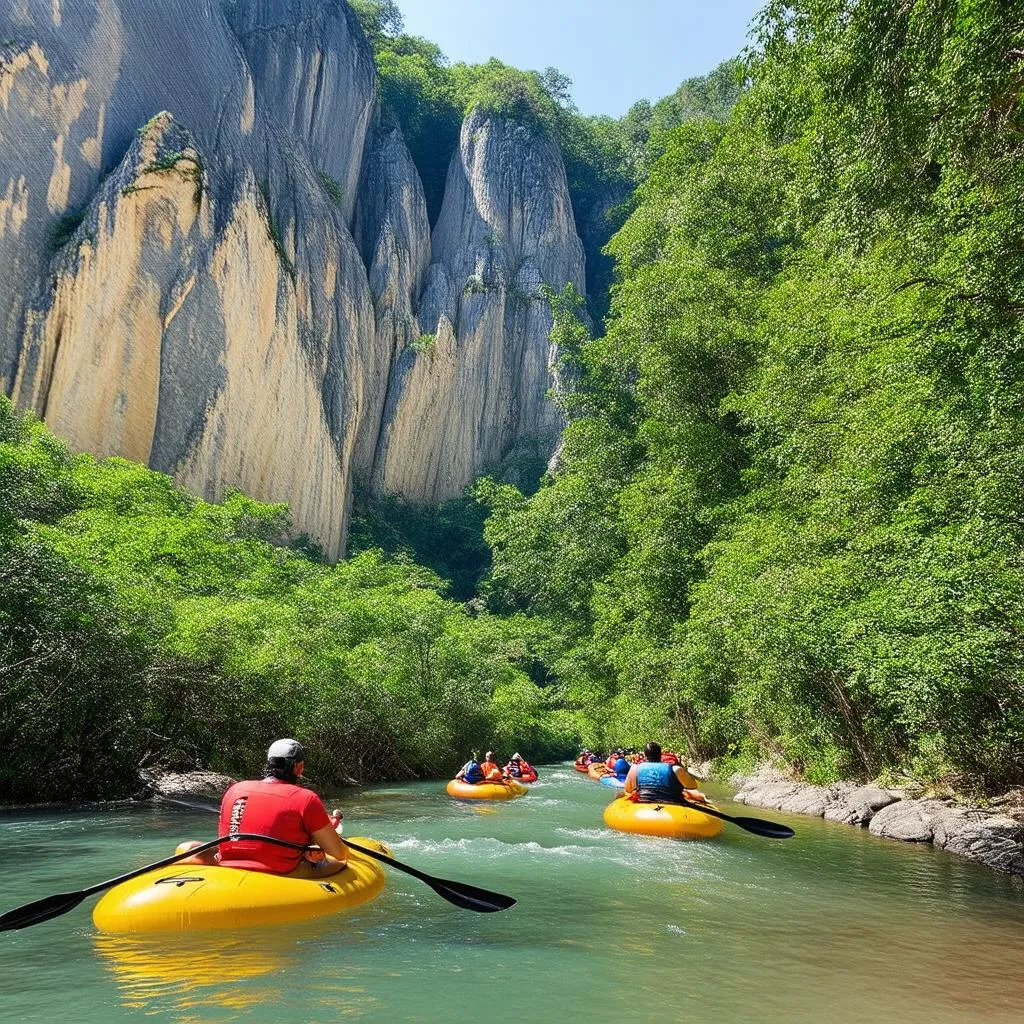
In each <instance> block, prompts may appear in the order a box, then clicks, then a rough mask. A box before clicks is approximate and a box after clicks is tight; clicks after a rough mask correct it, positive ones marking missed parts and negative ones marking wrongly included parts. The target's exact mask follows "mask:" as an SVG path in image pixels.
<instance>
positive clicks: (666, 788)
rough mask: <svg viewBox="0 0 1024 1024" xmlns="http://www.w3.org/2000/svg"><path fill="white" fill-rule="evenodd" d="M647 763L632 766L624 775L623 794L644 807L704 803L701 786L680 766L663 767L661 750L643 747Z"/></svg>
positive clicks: (655, 744) (656, 745)
mask: <svg viewBox="0 0 1024 1024" xmlns="http://www.w3.org/2000/svg"><path fill="white" fill-rule="evenodd" d="M644 755H645V756H646V758H647V760H646V761H645V762H643V763H642V764H634V765H632V766H631V767H630V768H629V770H628V772H627V774H626V785H625V787H624V789H625V793H626V795H627V796H629V795H630V794H631V793H636V796H635V797H634V798H633V799H635V800H637V801H638V802H639V803H643V804H678V803H681V802H683V801H684V800H688V801H690V802H696V803H703V802H704V794H703V793H702V792H701V791H700V790H699V789H698V788H697V787H698V786H699V785H700V782H699V781H698V780H697V779H696V778H694V776H692V775H691V774H690V773H689V772H688V771H687V770H686V769H685V768H684V767H683V766H682V765H678V764H664V763H663V762H662V760H661V746H660V745H659V744H657V743H654V742H651V743H648V744H647V746H646V747H644Z"/></svg>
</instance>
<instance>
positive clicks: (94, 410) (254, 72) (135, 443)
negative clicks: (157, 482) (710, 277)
mask: <svg viewBox="0 0 1024 1024" xmlns="http://www.w3.org/2000/svg"><path fill="white" fill-rule="evenodd" d="M225 12H226V13H225ZM0 39H3V40H4V42H3V43H0V274H2V275H3V280H4V282H5V287H4V289H2V290H0V386H2V387H3V389H4V391H5V392H7V393H8V394H10V395H12V397H13V398H14V399H15V401H16V402H17V404H18V405H20V406H21V407H23V408H30V409H33V410H34V411H35V412H37V413H38V414H39V415H40V416H42V417H43V418H44V419H45V420H46V421H47V422H48V423H49V424H50V425H51V427H52V428H53V429H54V430H55V431H56V432H57V433H58V434H59V435H61V436H63V437H65V438H66V439H67V440H68V441H69V443H70V444H71V445H72V446H73V447H74V448H77V449H82V450H89V451H93V452H96V453H97V454H100V455H107V454H117V455H123V456H126V457H128V458H132V459H136V460H138V461H142V462H146V463H148V464H149V465H150V466H152V467H153V468H155V469H158V470H161V471H163V472H167V473H170V474H172V475H174V476H175V478H176V479H177V480H178V481H179V482H181V483H182V484H183V485H185V486H187V487H188V488H189V489H191V490H194V491H196V492H198V493H200V494H202V495H204V496H205V497H207V498H210V499H216V498H218V497H220V496H221V495H222V494H223V492H224V490H225V489H226V488H228V487H238V488H241V489H242V490H244V491H247V492H248V493H250V494H252V495H253V496H255V497H257V498H260V499H262V500H269V501H283V502H287V503H288V504H289V505H290V506H291V508H292V513H293V517H294V520H295V524H296V528H297V529H298V530H301V531H305V532H308V533H310V534H311V535H312V536H313V537H315V538H316V539H318V540H319V541H320V542H321V543H322V544H323V545H324V546H325V548H326V550H327V552H328V553H329V554H330V555H331V556H337V555H339V554H340V553H341V552H342V550H343V547H344V539H345V534H346V516H347V509H348V507H349V504H350V501H351V494H352V488H353V482H354V480H355V478H356V477H361V478H364V479H366V480H368V481H372V482H373V485H374V487H375V488H376V489H377V490H378V491H389V492H400V493H402V494H404V495H405V496H406V497H407V498H409V499H411V500H417V501H429V500H435V499H437V498H441V497H448V496H451V495H453V494H457V493H459V491H460V490H461V488H462V487H464V486H465V485H466V484H467V483H468V482H470V481H471V479H472V478H473V476H474V475H475V474H476V473H477V472H478V471H479V470H480V469H481V468H483V467H484V466H486V465H488V464H490V463H492V462H495V461H497V460H499V459H500V458H501V457H502V456H503V455H504V454H506V452H507V451H508V450H509V449H510V448H511V447H512V446H513V445H514V444H515V443H516V442H517V441H519V440H521V439H522V438H527V437H529V438H543V439H544V443H545V444H547V445H548V446H549V450H551V449H553V447H554V441H555V437H556V435H557V432H558V428H559V424H558V419H557V416H556V415H555V413H554V410H553V407H552V405H551V403H550V402H549V401H548V399H547V398H546V393H547V391H548V388H549V387H550V383H551V379H550V372H549V367H550V363H551V358H552V357H551V353H550V352H549V351H548V348H549V343H548V339H547V334H548V331H549V329H550V319H549V313H548V310H547V305H546V303H544V302H543V301H542V299H541V297H540V294H539V289H540V285H541V284H542V283H546V284H549V285H550V286H552V287H554V288H556V289H560V288H561V287H562V286H563V285H564V284H565V283H566V282H569V281H572V282H573V283H574V284H575V285H576V286H577V287H578V288H579V289H581V290H582V288H583V280H584V275H583V260H582V249H581V246H580V243H579V240H578V239H577V238H576V235H575V231H574V228H573V218H572V211H571V208H570V206H569V199H568V190H567V188H566V185H565V172H564V168H563V166H562V162H561V157H560V155H559V154H558V152H557V149H556V148H555V147H554V146H553V144H552V143H550V142H549V141H547V140H545V139H542V138H539V137H536V136H535V135H534V134H532V133H531V132H530V131H529V130H528V129H525V128H523V127H522V126H517V125H514V124H510V123H506V122H502V121H495V120H491V119H488V118H487V117H484V116H483V115H481V114H474V115H471V117H470V118H469V119H468V120H467V123H466V126H465V128H464V130H463V134H462V142H461V145H460V149H459V151H458V152H457V153H456V154H455V156H454V158H453V160H452V167H451V172H450V174H449V186H448V194H447V195H446V197H445V202H444V208H443V210H442V214H441V218H440V221H439V223H438V226H437V230H436V231H435V234H434V238H433V240H431V237H430V231H429V226H428V222H427V216H426V208H425V204H424V200H423V189H422V185H421V183H420V180H419V177H418V175H417V173H416V169H415V167H414V166H413V164H412V161H411V159H410V157H409V154H408V151H407V150H406V147H405V143H404V140H403V139H402V136H401V133H400V131H399V130H398V129H397V128H395V127H394V126H393V125H390V124H389V123H388V122H387V120H386V118H384V117H383V116H382V114H381V112H380V111H379V110H378V108H377V105H376V83H375V72H374V68H373V58H372V54H371V52H370V49H369V46H368V44H367V43H366V41H365V39H364V38H363V37H362V34H361V30H360V29H359V26H358V23H357V21H356V19H355V17H354V15H353V14H352V12H351V11H350V10H349V9H348V7H347V5H346V4H344V3H342V2H340V0H339V2H337V3H322V2H321V0H234V2H232V3H229V4H220V3H211V2H208V0H176V2H175V3H174V4H160V5H154V4H152V3H150V2H148V0H95V2H93V3H88V4H85V3H82V4H74V5H70V4H66V3H63V4H62V3H60V2H58V0H17V2H15V3H12V4H8V5H6V6H5V8H4V10H3V11H2V12H0ZM197 39H198V40H202V45H196V42H195V41H196V40H197Z"/></svg>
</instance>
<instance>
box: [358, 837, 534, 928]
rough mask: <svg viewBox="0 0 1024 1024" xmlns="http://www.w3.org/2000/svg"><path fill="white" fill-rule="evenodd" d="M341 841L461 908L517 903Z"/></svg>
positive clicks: (484, 909)
mask: <svg viewBox="0 0 1024 1024" xmlns="http://www.w3.org/2000/svg"><path fill="white" fill-rule="evenodd" d="M344 842H345V845H346V846H348V847H349V848H350V849H352V850H358V851H359V852H360V853H362V854H365V855H366V856H367V857H372V858H373V859H374V860H379V861H380V862H381V863H382V864H387V866H388V867H390V868H394V869H395V870H396V871H404V872H405V873H406V874H407V875H412V877H413V878H418V879H419V880H420V881H421V882H425V883H426V884H427V885H429V886H430V888H431V889H433V890H434V892H436V893H437V895H438V896H440V897H441V899H443V900H447V901H448V902H449V903H451V904H452V905H453V906H456V907H461V908H462V909H463V910H475V911H476V912H477V913H478V914H493V913H495V912H496V911H498V910H508V908H509V907H514V906H515V905H516V901H515V900H514V899H512V897H511V896H505V895H503V894H502V893H500V892H491V891H490V889H481V888H480V887H479V886H476V885H469V884H468V883H467V882H450V881H449V880H448V879H447V878H435V877H434V876H433V875H428V874H427V873H426V871H420V869H419V868H414V867H411V866H410V865H408V864H403V863H402V862H401V861H400V860H395V859H394V857H389V856H387V855H386V854H383V853H378V852H377V851H376V850H371V849H370V848H369V847H368V846H360V845H359V844H358V843H353V842H352V841H351V840H348V839H346V840H344Z"/></svg>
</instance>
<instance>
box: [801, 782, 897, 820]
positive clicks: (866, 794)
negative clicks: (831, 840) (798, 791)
mask: <svg viewBox="0 0 1024 1024" xmlns="http://www.w3.org/2000/svg"><path fill="white" fill-rule="evenodd" d="M900 799H901V794H900V793H899V792H898V791H896V790H891V789H882V788H881V787H879V786H857V787H855V788H853V789H848V788H846V787H841V788H837V790H836V791H835V793H834V796H833V797H832V799H831V800H830V801H829V804H828V806H827V807H826V808H825V810H824V818H825V820H826V821H840V822H842V823H843V824H844V825H861V826H863V825H867V824H868V823H869V822H870V821H871V819H872V818H873V817H874V816H875V814H876V812H878V811H879V810H881V809H882V808H883V807H889V806H890V805H892V804H894V803H897V802H898V801H899V800H900ZM787 809H788V808H787Z"/></svg>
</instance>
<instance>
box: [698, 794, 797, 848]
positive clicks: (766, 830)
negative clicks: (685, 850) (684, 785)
mask: <svg viewBox="0 0 1024 1024" xmlns="http://www.w3.org/2000/svg"><path fill="white" fill-rule="evenodd" d="M680 803H681V804H682V805H683V806H684V807H692V808H693V809H694V810H695V811H700V812H701V813H702V814H710V815H711V817H712V818H721V819H722V821H729V822H732V824H733V825H738V826H739V827H740V828H742V829H745V830H746V831H747V832H752V833H753V834H754V835H755V836H764V838H765V839H791V838H792V837H793V836H794V835H795V834H796V833H795V832H794V831H793V830H792V829H791V828H790V827H789V826H788V825H779V824H777V823H776V822H774V821H768V820H766V819H765V818H746V817H736V816H735V815H732V814H725V813H724V812H723V811H719V810H717V809H716V808H714V807H710V806H708V805H707V804H696V803H691V802H690V801H689V800H680Z"/></svg>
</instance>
